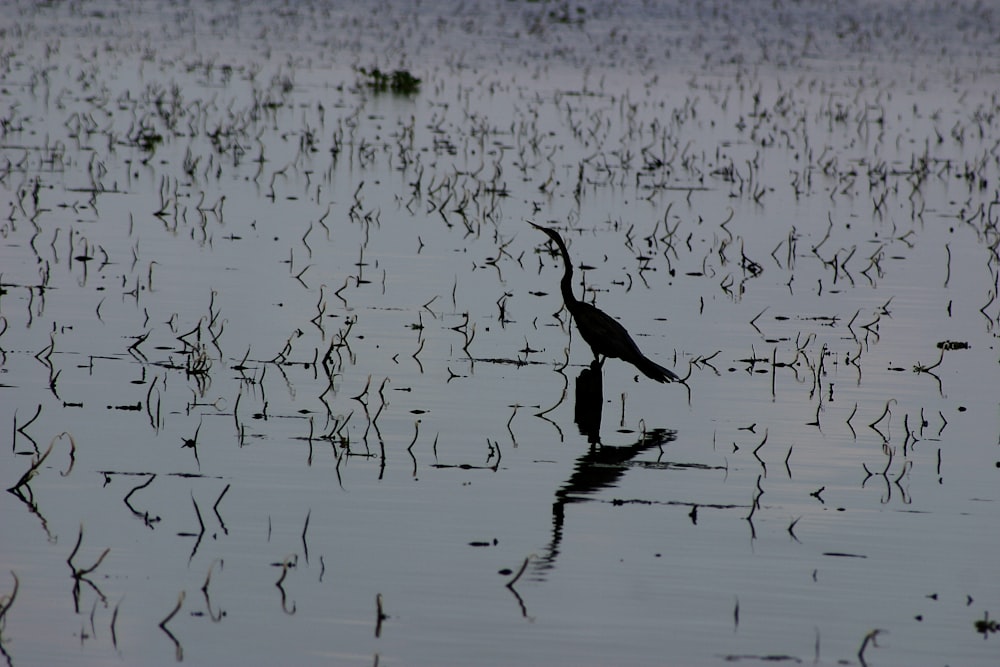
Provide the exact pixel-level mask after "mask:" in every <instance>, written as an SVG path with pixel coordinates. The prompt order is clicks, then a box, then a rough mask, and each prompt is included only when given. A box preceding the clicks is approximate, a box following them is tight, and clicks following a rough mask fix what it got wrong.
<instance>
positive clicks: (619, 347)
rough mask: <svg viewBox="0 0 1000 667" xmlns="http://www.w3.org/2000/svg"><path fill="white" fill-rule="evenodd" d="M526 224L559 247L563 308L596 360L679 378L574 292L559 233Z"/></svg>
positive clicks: (665, 378) (570, 266)
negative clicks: (614, 361) (623, 362)
mask: <svg viewBox="0 0 1000 667" xmlns="http://www.w3.org/2000/svg"><path fill="white" fill-rule="evenodd" d="M528 224H530V225H531V226H532V227H534V228H536V229H539V230H541V231H543V232H545V233H546V234H547V235H548V237H549V238H550V239H552V241H553V242H555V244H556V247H558V248H559V254H560V255H562V259H563V265H564V270H563V277H562V280H561V281H560V283H559V287H560V289H561V291H562V296H563V301H564V302H565V304H566V309H567V310H568V311H569V313H570V315H572V316H573V320H574V321H575V322H576V328H577V329H578V330H579V331H580V335H581V336H583V339H584V340H585V341H587V344H588V345H590V349H591V350H592V351H593V353H594V358H595V359H596V360H597V362H598V364H603V363H604V360H603V359H602V358H601V357H611V358H613V359H621V360H622V361H626V362H628V363H630V364H632V365H633V366H635V367H636V368H638V369H639V370H640V371H642V374H643V375H645V376H646V377H648V378H650V379H653V380H656V381H657V382H671V381H676V380H679V379H680V378H678V377H677V375H676V374H674V372H673V371H671V370H668V369H666V368H664V367H663V366H660V365H659V364H658V363H656V362H655V361H653V360H651V359H649V358H647V357H646V356H645V355H644V354H643V353H642V352H641V351H640V350H639V346H638V345H636V344H635V341H634V340H632V337H631V336H630V335H629V333H628V331H626V330H625V327H623V326H622V325H621V324H620V323H619V322H618V320H616V319H614V318H613V317H611V316H610V315H608V314H607V313H605V312H604V311H603V310H601V309H600V308H598V307H596V306H594V305H591V304H589V303H586V302H584V301H580V300H579V299H577V298H576V296H574V295H573V264H572V262H571V261H570V259H569V251H568V250H567V249H566V244H565V243H564V242H563V240H562V237H561V236H559V233H558V232H556V231H555V230H552V229H547V228H545V227H540V226H538V225H536V224H535V223H533V222H531V223H528Z"/></svg>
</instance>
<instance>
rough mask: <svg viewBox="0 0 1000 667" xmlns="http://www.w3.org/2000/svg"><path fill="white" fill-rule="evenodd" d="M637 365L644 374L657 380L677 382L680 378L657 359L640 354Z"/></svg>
mask: <svg viewBox="0 0 1000 667" xmlns="http://www.w3.org/2000/svg"><path fill="white" fill-rule="evenodd" d="M635 367H636V368H638V369H639V370H640V371H642V374H643V375H645V376H646V377H648V378H650V379H651V380H656V381H657V382H677V381H678V380H680V378H679V377H677V374H676V373H674V372H673V371H672V370H669V369H667V368H664V367H663V366H661V365H659V364H658V363H656V362H655V361H653V360H651V359H647V358H646V357H643V356H640V357H639V359H637V360H636V362H635Z"/></svg>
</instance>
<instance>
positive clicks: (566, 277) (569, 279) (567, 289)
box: [558, 243, 577, 305]
mask: <svg viewBox="0 0 1000 667" xmlns="http://www.w3.org/2000/svg"><path fill="white" fill-rule="evenodd" d="M558 245H559V254H561V255H562V259H563V267H564V268H563V277H562V280H561V281H560V282H559V288H560V290H561V291H562V296H563V301H565V302H566V304H567V305H569V304H575V303H577V298H576V297H575V296H574V295H573V262H571V261H570V259H569V252H568V251H567V250H566V246H565V245H563V244H562V243H560V244H558Z"/></svg>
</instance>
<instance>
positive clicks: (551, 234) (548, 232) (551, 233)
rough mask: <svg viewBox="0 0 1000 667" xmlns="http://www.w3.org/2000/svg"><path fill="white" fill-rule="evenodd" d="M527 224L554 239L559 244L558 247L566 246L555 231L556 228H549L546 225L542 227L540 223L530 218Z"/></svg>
mask: <svg viewBox="0 0 1000 667" xmlns="http://www.w3.org/2000/svg"><path fill="white" fill-rule="evenodd" d="M528 224H529V225H531V226H532V227H534V228H535V229H537V230H539V231H541V232H545V235H546V236H548V237H549V238H550V239H552V240H553V241H555V243H556V245H557V246H559V247H560V248H565V247H566V244H565V243H564V242H563V240H562V237H561V236H559V232H557V231H556V230H554V229H549V228H548V227H542V226H541V225H536V224H535V223H533V222H531V221H530V220H529V221H528Z"/></svg>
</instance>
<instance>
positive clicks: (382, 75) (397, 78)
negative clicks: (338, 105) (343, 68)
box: [358, 67, 420, 95]
mask: <svg viewBox="0 0 1000 667" xmlns="http://www.w3.org/2000/svg"><path fill="white" fill-rule="evenodd" d="M358 74H360V75H361V84H362V85H364V86H365V87H367V88H370V89H371V90H374V91H375V92H376V93H384V92H386V91H388V92H392V93H395V94H397V95H415V94H416V93H418V92H420V79H418V78H417V77H415V76H413V75H412V74H411V73H410V72H409V71H407V70H405V69H397V70H393V71H391V72H383V71H382V70H381V69H380V68H378V67H371V68H366V67H359V68H358Z"/></svg>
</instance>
